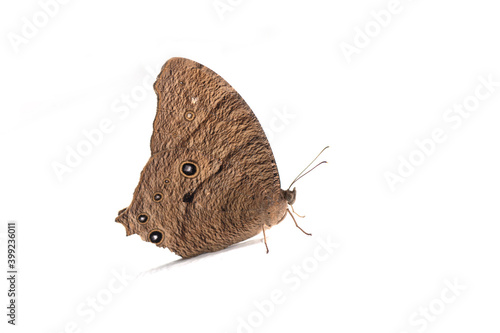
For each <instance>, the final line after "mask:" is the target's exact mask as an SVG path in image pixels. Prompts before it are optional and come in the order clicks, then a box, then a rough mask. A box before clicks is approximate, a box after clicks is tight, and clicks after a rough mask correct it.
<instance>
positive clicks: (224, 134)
mask: <svg viewBox="0 0 500 333" xmlns="http://www.w3.org/2000/svg"><path fill="white" fill-rule="evenodd" d="M154 89H155V92H156V94H157V97H158V107H157V113H156V118H155V121H154V124H153V135H152V137H151V157H150V159H149V161H148V162H147V164H146V166H145V167H144V169H143V171H142V173H141V177H140V180H139V184H138V185H137V188H136V189H135V192H134V196H133V200H132V203H131V204H130V206H129V207H127V208H125V209H122V210H120V211H119V212H118V217H117V218H116V222H119V223H121V224H123V226H125V229H126V232H127V236H128V235H131V234H134V233H135V234H138V235H140V236H141V238H142V239H143V240H145V241H149V242H152V243H155V244H156V245H157V246H160V247H168V248H169V249H170V250H171V251H173V252H174V253H176V254H178V255H180V256H181V257H183V258H189V257H193V256H196V255H199V254H202V253H206V252H212V251H218V250H221V249H224V248H226V247H228V246H230V245H232V244H235V243H238V242H241V241H243V240H245V239H248V238H250V237H253V236H255V235H257V234H258V233H260V232H261V231H262V232H263V233H264V241H265V229H267V228H270V227H272V226H274V225H276V224H278V223H279V222H281V221H282V220H283V219H284V218H285V216H286V214H287V212H288V213H290V210H289V209H288V206H289V205H290V206H291V205H292V204H293V203H294V202H295V196H296V190H295V188H294V189H293V190H290V188H289V189H287V190H282V189H281V187H280V178H279V175H278V169H277V166H276V162H275V160H274V156H273V152H272V150H271V147H270V145H269V142H268V141H267V138H266V135H265V134H264V131H263V130H262V127H261V126H260V124H259V121H258V120H257V118H256V117H255V115H254V114H253V112H252V110H251V109H250V107H249V106H248V105H247V104H246V103H245V101H244V100H243V98H242V97H241V96H240V95H239V94H238V93H237V92H236V90H234V89H233V88H232V87H231V86H230V85H229V84H228V83H227V82H226V81H225V80H224V79H223V78H221V77H220V76H219V75H217V74H216V73H215V72H213V71H212V70H210V69H209V68H207V67H205V66H203V65H201V64H199V63H197V62H195V61H192V60H188V59H184V58H172V59H170V60H168V61H167V63H166V64H165V65H164V66H163V67H162V70H161V72H160V74H159V75H158V78H157V80H156V82H155V84H154ZM311 163H312V162H311ZM322 163H323V162H322ZM320 164H321V163H320ZM306 169H307V168H306ZM304 171H305V170H304ZM301 174H302V173H301ZM300 177H301V175H299V176H298V177H297V178H296V180H298V178H300ZM296 180H295V181H296ZM295 181H294V182H295ZM292 184H293V183H292ZM290 187H291V185H290ZM292 210H293V208H292ZM290 215H291V216H292V218H293V215H292V214H291V213H290ZM293 220H294V222H295V224H296V225H297V222H296V221H295V218H294V219H293ZM297 227H299V226H298V225H297ZM299 229H300V227H299ZM300 230H302V229H300ZM302 231H303V230H302ZM303 232H304V231H303ZM304 233H305V232H304ZM306 234H307V233H306ZM266 248H267V243H266ZM268 251H269V250H268Z"/></svg>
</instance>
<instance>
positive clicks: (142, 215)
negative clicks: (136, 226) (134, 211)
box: [137, 213, 149, 224]
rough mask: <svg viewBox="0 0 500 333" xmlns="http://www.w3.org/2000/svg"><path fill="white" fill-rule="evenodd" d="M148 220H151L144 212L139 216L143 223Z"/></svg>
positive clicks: (138, 218) (138, 219) (139, 220)
mask: <svg viewBox="0 0 500 333" xmlns="http://www.w3.org/2000/svg"><path fill="white" fill-rule="evenodd" d="M148 220H149V216H148V214H144V213H142V214H141V215H139V216H137V221H138V222H139V223H141V224H144V223H146V222H148Z"/></svg>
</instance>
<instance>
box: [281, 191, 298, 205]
mask: <svg viewBox="0 0 500 333" xmlns="http://www.w3.org/2000/svg"><path fill="white" fill-rule="evenodd" d="M283 195H284V196H285V200H286V201H287V202H288V204H289V205H290V206H291V205H293V204H294V203H295V197H296V195H297V191H296V190H295V187H294V188H293V190H292V191H290V190H286V191H283Z"/></svg>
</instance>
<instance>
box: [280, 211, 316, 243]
mask: <svg viewBox="0 0 500 333" xmlns="http://www.w3.org/2000/svg"><path fill="white" fill-rule="evenodd" d="M292 209H293V208H292ZM286 211H287V212H288V214H290V216H291V217H292V219H293V222H295V226H296V227H297V228H299V229H300V231H302V232H303V233H305V234H306V235H308V236H311V235H312V234H310V233H308V232H305V231H304V230H302V228H301V227H299V225H298V224H297V221H295V217H293V215H292V212H290V209H288V208H287V209H286Z"/></svg>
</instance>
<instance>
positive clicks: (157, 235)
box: [149, 230, 163, 244]
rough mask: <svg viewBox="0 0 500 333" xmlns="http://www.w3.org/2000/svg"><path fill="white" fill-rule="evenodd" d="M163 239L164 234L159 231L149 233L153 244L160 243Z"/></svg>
mask: <svg viewBox="0 0 500 333" xmlns="http://www.w3.org/2000/svg"><path fill="white" fill-rule="evenodd" d="M162 239H163V233H162V232H161V231H159V230H154V231H151V232H150V233H149V240H150V241H151V243H155V244H157V243H159V242H161V241H162Z"/></svg>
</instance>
